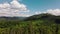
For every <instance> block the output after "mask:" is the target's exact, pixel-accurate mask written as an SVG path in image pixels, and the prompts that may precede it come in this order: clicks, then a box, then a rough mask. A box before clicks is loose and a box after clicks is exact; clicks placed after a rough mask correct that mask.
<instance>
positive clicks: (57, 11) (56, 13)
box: [47, 9, 60, 16]
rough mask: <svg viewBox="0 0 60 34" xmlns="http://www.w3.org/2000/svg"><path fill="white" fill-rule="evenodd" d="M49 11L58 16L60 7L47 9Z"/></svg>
mask: <svg viewBox="0 0 60 34" xmlns="http://www.w3.org/2000/svg"><path fill="white" fill-rule="evenodd" d="M47 13H49V14H53V15H56V16H58V15H60V9H49V10H47Z"/></svg>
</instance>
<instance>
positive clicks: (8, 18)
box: [0, 16, 26, 20]
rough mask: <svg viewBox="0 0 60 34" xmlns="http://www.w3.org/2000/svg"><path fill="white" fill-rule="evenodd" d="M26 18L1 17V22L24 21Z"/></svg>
mask: <svg viewBox="0 0 60 34" xmlns="http://www.w3.org/2000/svg"><path fill="white" fill-rule="evenodd" d="M25 18H26V17H6V16H1V17H0V20H24V19H25Z"/></svg>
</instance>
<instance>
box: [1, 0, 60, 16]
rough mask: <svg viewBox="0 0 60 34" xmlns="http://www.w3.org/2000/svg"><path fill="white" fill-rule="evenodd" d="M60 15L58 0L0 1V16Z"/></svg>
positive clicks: (59, 2)
mask: <svg viewBox="0 0 60 34" xmlns="http://www.w3.org/2000/svg"><path fill="white" fill-rule="evenodd" d="M41 13H50V14H53V15H60V0H0V16H22V17H28V16H31V15H35V14H41Z"/></svg>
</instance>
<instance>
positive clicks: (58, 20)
mask: <svg viewBox="0 0 60 34" xmlns="http://www.w3.org/2000/svg"><path fill="white" fill-rule="evenodd" d="M32 20H44V21H48V22H50V21H54V22H55V23H57V24H60V16H55V15H52V14H48V13H46V14H38V15H33V16H30V17H28V18H27V19H25V21H32Z"/></svg>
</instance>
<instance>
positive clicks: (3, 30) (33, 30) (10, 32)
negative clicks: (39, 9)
mask: <svg viewBox="0 0 60 34" xmlns="http://www.w3.org/2000/svg"><path fill="white" fill-rule="evenodd" d="M23 18H24V19H22V18H21V17H0V34H60V16H55V15H51V14H48V13H46V14H38V15H33V16H30V17H23Z"/></svg>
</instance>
